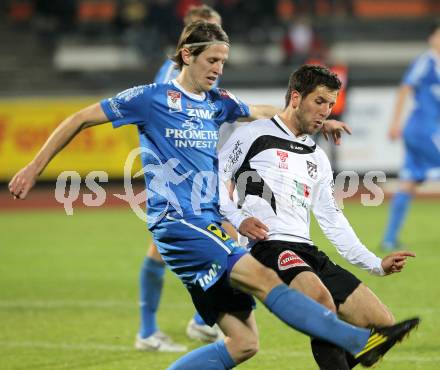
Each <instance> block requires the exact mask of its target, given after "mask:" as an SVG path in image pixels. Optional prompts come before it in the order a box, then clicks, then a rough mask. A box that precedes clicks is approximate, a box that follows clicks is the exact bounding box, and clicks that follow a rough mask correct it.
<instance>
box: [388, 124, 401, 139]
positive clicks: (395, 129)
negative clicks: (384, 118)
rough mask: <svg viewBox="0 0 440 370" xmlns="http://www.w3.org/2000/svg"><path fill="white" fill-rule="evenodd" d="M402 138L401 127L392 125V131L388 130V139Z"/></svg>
mask: <svg viewBox="0 0 440 370" xmlns="http://www.w3.org/2000/svg"><path fill="white" fill-rule="evenodd" d="M401 136H402V130H401V129H400V126H398V125H391V127H390V129H389V130H388V138H389V139H390V140H397V139H399V138H400V137H401Z"/></svg>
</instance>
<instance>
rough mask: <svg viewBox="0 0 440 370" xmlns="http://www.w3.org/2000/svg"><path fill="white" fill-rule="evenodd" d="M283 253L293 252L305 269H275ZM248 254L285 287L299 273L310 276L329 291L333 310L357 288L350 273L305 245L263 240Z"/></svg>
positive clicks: (355, 278)
mask: <svg viewBox="0 0 440 370" xmlns="http://www.w3.org/2000/svg"><path fill="white" fill-rule="evenodd" d="M286 250H290V251H292V252H294V253H295V254H296V255H297V256H298V257H300V258H301V259H302V260H303V261H304V262H305V263H306V264H307V265H308V266H297V267H291V268H288V269H285V270H280V269H279V268H278V257H279V255H280V254H281V253H282V252H283V251H286ZM251 254H252V256H254V257H255V258H256V259H257V260H258V261H260V262H261V263H262V264H263V265H265V266H267V267H269V268H271V269H273V270H275V271H276V272H277V274H278V276H279V277H280V278H281V280H283V282H284V283H286V284H287V285H289V284H290V282H291V281H292V280H293V279H294V278H295V277H296V276H297V275H298V274H299V273H301V272H303V271H311V272H314V273H315V274H316V275H317V276H318V277H319V278H320V279H321V281H322V282H323V284H324V285H325V286H326V288H327V289H328V290H329V292H330V294H331V295H332V297H333V301H334V303H335V305H336V307H339V305H340V304H342V303H344V302H345V300H346V299H347V297H348V296H349V295H350V294H351V293H353V291H354V290H355V289H356V288H357V287H358V286H359V284H360V283H361V281H360V280H359V279H358V278H357V277H356V276H355V275H353V274H352V273H351V272H349V271H347V270H345V269H344V268H342V267H341V266H339V265H337V264H335V263H334V262H332V261H331V260H330V258H329V257H328V256H327V255H326V254H325V253H324V252H322V251H320V250H319V249H318V248H317V247H316V246H314V245H310V244H307V243H296V242H287V241H282V240H267V241H260V242H258V243H256V244H255V245H254V246H253V247H252V249H251Z"/></svg>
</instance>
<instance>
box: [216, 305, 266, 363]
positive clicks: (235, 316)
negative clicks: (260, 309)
mask: <svg viewBox="0 0 440 370" xmlns="http://www.w3.org/2000/svg"><path fill="white" fill-rule="evenodd" d="M217 324H218V325H219V326H220V329H222V331H223V333H224V334H225V336H226V337H225V344H226V347H227V348H228V351H229V353H230V354H231V356H232V358H233V359H234V360H235V361H236V362H242V361H245V360H246V359H248V358H250V357H252V356H253V355H255V354H256V353H257V351H258V349H259V341H258V328H257V322H256V320H255V316H254V313H253V311H241V312H229V313H221V314H220V315H219V318H218V320H217Z"/></svg>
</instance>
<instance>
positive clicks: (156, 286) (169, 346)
mask: <svg viewBox="0 0 440 370" xmlns="http://www.w3.org/2000/svg"><path fill="white" fill-rule="evenodd" d="M198 20H204V21H207V22H210V23H216V24H219V25H221V17H220V14H218V13H217V12H216V11H215V10H214V9H212V8H211V7H209V6H207V5H201V6H193V7H191V8H189V10H188V12H187V13H186V15H185V17H184V24H185V25H188V24H190V23H192V22H195V21H198ZM179 72H180V71H179V69H178V67H177V65H176V63H175V62H173V61H172V60H171V59H167V60H166V61H165V62H164V64H163V65H162V67H161V68H160V69H159V72H158V73H157V75H156V77H155V79H154V82H155V83H158V84H159V83H167V82H168V81H171V80H172V79H174V78H176V77H177V76H178V75H179ZM217 83H218V81H216V83H215V84H214V87H216V86H217ZM228 231H229V230H228ZM164 274H165V264H164V262H163V261H162V257H161V256H160V254H159V252H158V250H157V247H156V245H155V244H152V245H151V246H150V248H149V250H148V252H147V256H146V257H145V260H144V263H143V264H142V267H141V272H140V279H139V282H140V292H139V293H140V302H139V305H140V327H139V332H138V334H137V335H136V341H135V347H136V348H137V349H138V350H140V351H163V352H184V351H186V346H184V345H181V344H178V343H175V342H174V341H172V340H171V338H170V337H169V336H168V335H166V334H164V333H163V332H162V331H160V330H159V327H158V324H157V319H156V316H157V310H158V308H159V302H160V297H161V294H162V287H163V278H164ZM186 333H187V335H188V336H189V337H190V338H191V339H197V340H201V341H204V342H214V341H216V340H217V339H218V338H220V337H222V333H221V331H220V330H219V329H218V326H217V325H215V326H214V327H210V326H208V325H206V324H205V322H204V321H203V319H202V317H201V316H200V315H199V314H198V313H197V312H196V313H195V314H194V317H193V318H192V319H191V320H190V322H189V323H188V325H187V328H186Z"/></svg>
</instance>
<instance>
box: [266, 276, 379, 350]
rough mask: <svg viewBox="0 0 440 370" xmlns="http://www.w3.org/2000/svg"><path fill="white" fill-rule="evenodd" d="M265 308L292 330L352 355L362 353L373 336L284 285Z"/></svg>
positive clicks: (267, 302) (271, 292)
mask: <svg viewBox="0 0 440 370" xmlns="http://www.w3.org/2000/svg"><path fill="white" fill-rule="evenodd" d="M264 304H265V305H266V307H267V308H268V309H269V310H270V311H271V312H272V313H273V314H274V315H275V316H277V317H278V318H279V319H280V320H282V321H283V322H285V323H286V324H287V325H289V326H290V327H292V328H295V329H297V330H299V331H301V332H303V333H304V334H307V335H310V336H312V337H317V338H321V339H323V340H325V341H327V342H331V343H333V344H336V345H338V346H340V347H342V348H344V349H345V350H347V351H349V352H350V353H352V354H356V353H358V352H360V351H361V350H362V349H363V348H364V346H365V344H366V343H367V340H368V338H369V336H370V331H369V330H368V329H361V328H357V327H355V326H353V325H350V324H347V323H346V322H343V321H341V320H339V319H338V317H337V316H336V314H334V313H333V312H331V311H330V310H328V309H327V308H325V307H324V306H322V305H320V304H319V303H317V302H315V301H313V300H312V299H311V298H309V297H306V296H305V295H304V294H302V293H299V292H297V291H296V290H293V289H289V287H288V286H287V285H285V284H280V285H277V286H276V287H275V288H273V289H272V290H271V291H270V292H269V294H268V295H267V297H266V300H265V302H264Z"/></svg>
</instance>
